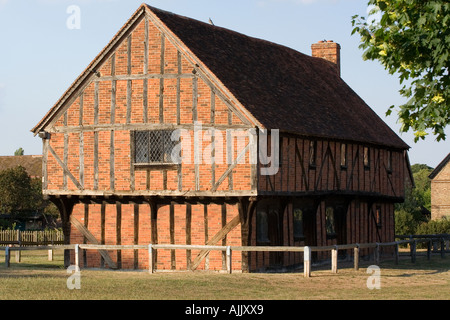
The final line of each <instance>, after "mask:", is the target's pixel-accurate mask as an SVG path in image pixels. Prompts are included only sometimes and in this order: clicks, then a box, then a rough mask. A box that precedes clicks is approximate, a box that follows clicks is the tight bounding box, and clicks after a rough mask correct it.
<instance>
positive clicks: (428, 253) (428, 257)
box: [427, 239, 433, 260]
mask: <svg viewBox="0 0 450 320" xmlns="http://www.w3.org/2000/svg"><path fill="white" fill-rule="evenodd" d="M432 243H433V239H429V240H428V242H427V260H430V259H431V245H432Z"/></svg>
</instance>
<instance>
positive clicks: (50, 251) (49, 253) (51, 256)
mask: <svg viewBox="0 0 450 320" xmlns="http://www.w3.org/2000/svg"><path fill="white" fill-rule="evenodd" d="M48 261H53V250H52V249H49V250H48Z"/></svg>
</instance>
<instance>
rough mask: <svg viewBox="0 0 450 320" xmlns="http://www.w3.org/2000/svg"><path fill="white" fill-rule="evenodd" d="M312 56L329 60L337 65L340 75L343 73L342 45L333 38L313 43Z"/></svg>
mask: <svg viewBox="0 0 450 320" xmlns="http://www.w3.org/2000/svg"><path fill="white" fill-rule="evenodd" d="M311 50H312V56H313V57H317V58H322V59H325V60H328V61H330V62H332V63H334V64H335V65H336V71H337V73H338V75H339V76H340V75H341V46H340V45H339V44H338V43H336V42H333V40H328V41H319V42H317V43H313V44H312V45H311Z"/></svg>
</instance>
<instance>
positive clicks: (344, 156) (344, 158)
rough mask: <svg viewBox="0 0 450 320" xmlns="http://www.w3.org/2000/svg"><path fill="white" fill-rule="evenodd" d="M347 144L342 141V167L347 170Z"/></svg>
mask: <svg viewBox="0 0 450 320" xmlns="http://www.w3.org/2000/svg"><path fill="white" fill-rule="evenodd" d="M347 161H348V159H347V144H346V143H342V144H341V169H342V170H345V169H347Z"/></svg>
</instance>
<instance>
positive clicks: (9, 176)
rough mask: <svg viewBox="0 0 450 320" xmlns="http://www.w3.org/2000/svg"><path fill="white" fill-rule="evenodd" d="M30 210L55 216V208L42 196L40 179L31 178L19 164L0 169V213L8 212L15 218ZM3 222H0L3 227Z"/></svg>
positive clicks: (24, 214)
mask: <svg viewBox="0 0 450 320" xmlns="http://www.w3.org/2000/svg"><path fill="white" fill-rule="evenodd" d="M30 212H33V213H35V212H44V213H45V214H47V213H48V214H49V215H52V216H57V210H54V208H53V207H52V206H50V205H49V203H48V202H47V201H44V199H43V197H42V183H41V181H40V179H38V178H35V179H31V178H30V176H29V175H28V173H27V171H26V170H25V168H23V167H21V166H17V167H15V168H12V169H6V170H3V171H0V213H9V214H10V215H11V219H15V218H16V217H19V216H26V215H27V214H29V213H30ZM5 223H6V224H8V223H7V222H2V223H1V224H2V225H3V227H5V226H6V225H5Z"/></svg>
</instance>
